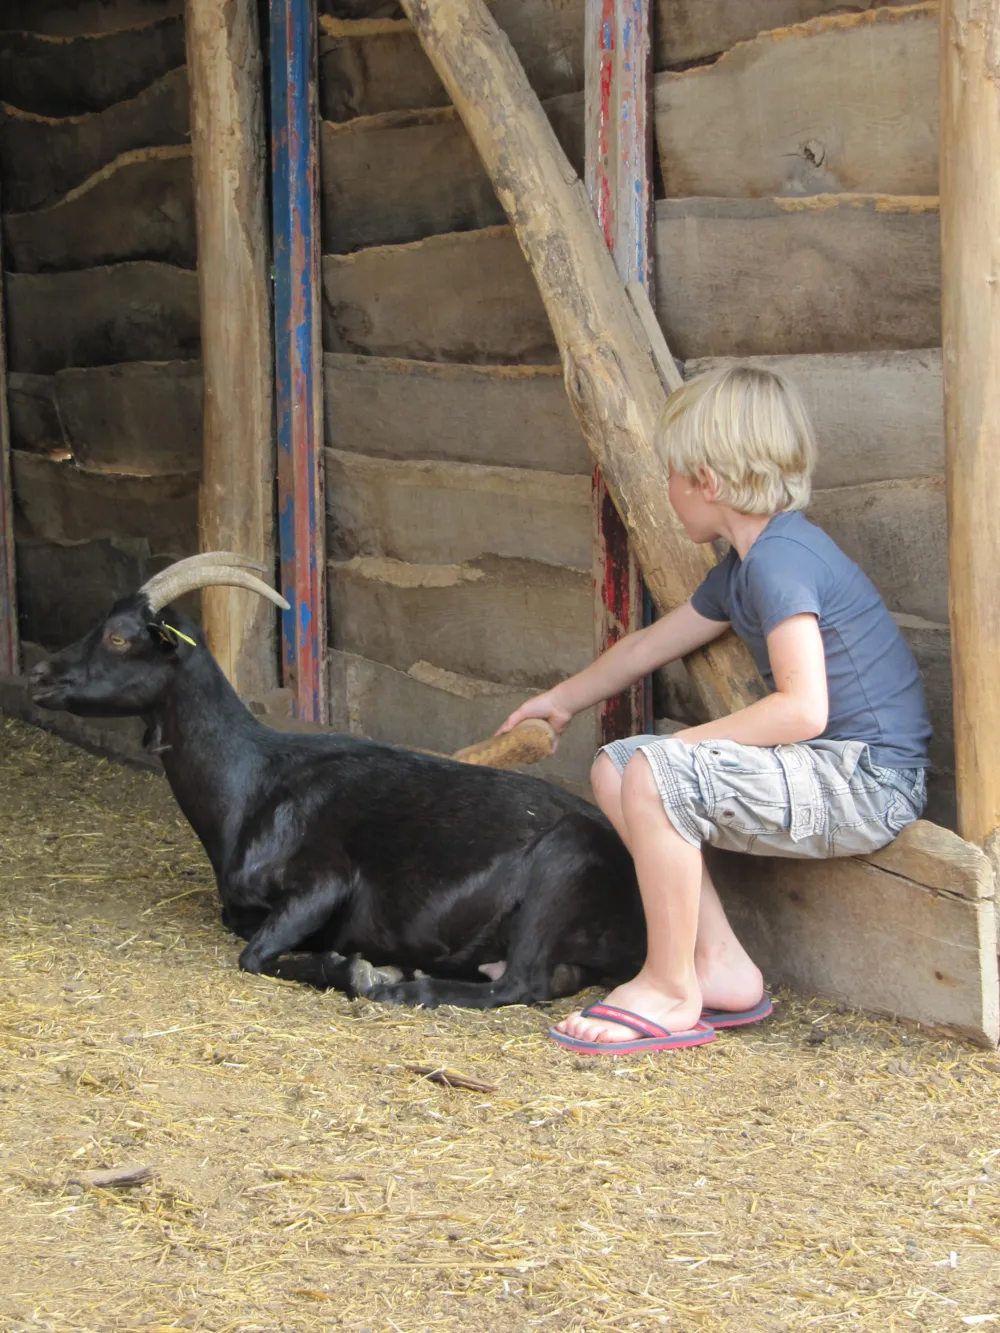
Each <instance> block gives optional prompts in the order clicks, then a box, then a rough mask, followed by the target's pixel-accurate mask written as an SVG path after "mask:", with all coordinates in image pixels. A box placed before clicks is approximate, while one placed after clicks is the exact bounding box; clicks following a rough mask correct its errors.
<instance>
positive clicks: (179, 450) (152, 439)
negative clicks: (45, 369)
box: [8, 361, 202, 477]
mask: <svg viewBox="0 0 1000 1333" xmlns="http://www.w3.org/2000/svg"><path fill="white" fill-rule="evenodd" d="M8 398H9V402H10V415H11V436H12V440H13V445H14V448H15V449H22V450H25V451H27V452H32V453H38V454H43V455H53V454H54V455H56V456H61V457H65V456H67V455H72V456H73V458H74V459H75V460H76V462H77V463H78V464H79V465H80V466H81V467H83V468H86V469H87V470H89V471H91V472H108V473H130V474H132V475H134V476H154V477H155V476H170V475H172V474H176V473H180V472H198V471H199V470H200V469H201V419H202V386H201V362H200V361H135V362H125V363H124V364H123V365H116V366H95V367H90V368H86V369H70V370H61V371H59V372H58V373H57V374H55V375H24V374H21V373H17V372H15V373H14V374H12V375H11V376H10V377H9V380H8Z"/></svg>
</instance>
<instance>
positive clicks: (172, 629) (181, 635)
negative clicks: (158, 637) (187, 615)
mask: <svg viewBox="0 0 1000 1333" xmlns="http://www.w3.org/2000/svg"><path fill="white" fill-rule="evenodd" d="M160 624H161V625H162V626H163V628H164V629H168V630H169V631H170V633H171V634H176V635H177V637H178V638H179V639H183V640H184V642H185V643H189V644H190V645H191V647H192V648H197V647H198V645H197V644H196V643H195V641H194V639H189V638H188V636H187V635H186V634H182V633H181V632H180V630H179V629H174V627H173V625H168V624H167V623H166V621H162V620H161V621H160Z"/></svg>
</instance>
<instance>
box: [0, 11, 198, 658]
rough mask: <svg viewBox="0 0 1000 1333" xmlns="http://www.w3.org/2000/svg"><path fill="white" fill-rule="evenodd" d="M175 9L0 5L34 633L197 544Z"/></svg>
mask: <svg viewBox="0 0 1000 1333" xmlns="http://www.w3.org/2000/svg"><path fill="white" fill-rule="evenodd" d="M182 10H183V5H182V4H181V3H180V2H179V0H177V3H174V2H173V0H170V2H169V3H162V2H161V0H157V3H156V4H152V3H147V0H82V3H78V4H75V5H72V4H69V3H68V0H58V2H57V0H31V3H30V4H22V3H19V2H18V0H13V2H12V3H9V4H7V5H5V6H3V13H2V15H0V104H2V105H0V174H2V177H3V181H4V194H3V206H4V210H5V211H4V213H3V217H2V227H3V262H4V269H5V274H4V285H5V288H6V313H7V356H8V372H9V373H8V384H7V391H8V402H9V410H10V423H11V437H12V445H13V452H12V470H13V480H14V495H15V506H16V512H15V537H16V554H17V574H18V601H19V609H20V616H21V631H22V635H23V637H24V638H25V639H26V640H27V641H29V642H34V643H38V644H42V645H43V646H45V647H47V648H55V647H58V646H60V645H62V644H64V643H67V642H69V641H71V640H72V639H73V638H75V637H77V636H78V635H79V634H81V633H83V632H84V631H85V630H86V629H87V628H88V627H89V625H90V624H92V623H93V621H94V620H95V619H96V618H97V617H98V616H100V615H101V614H103V613H104V611H106V610H107V608H108V606H109V605H110V604H111V602H112V601H113V600H114V598H115V597H117V596H120V595H121V594H122V593H124V592H127V591H130V590H131V589H133V588H134V587H135V586H136V585H137V584H138V583H139V582H141V581H142V580H143V579H144V578H146V577H148V575H149V574H150V573H151V572H152V571H153V570H154V569H156V568H158V567H160V566H162V565H163V564H165V563H167V562H168V561H169V560H171V559H174V558H176V557H178V556H182V555H187V554H190V553H191V552H193V551H194V550H196V549H197V491H198V481H199V471H200V466H201V371H200V364H199V361H198V355H199V316H198V293H197V278H196V272H195V262H196V256H195V240H194V215H193V214H194V210H193V205H192V192H191V157H190V147H189V144H188V101H187V96H188V95H187V78H186V71H185V68H184V58H185V57H184V28H183V18H182ZM56 39H58V40H56Z"/></svg>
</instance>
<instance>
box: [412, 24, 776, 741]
mask: <svg viewBox="0 0 1000 1333" xmlns="http://www.w3.org/2000/svg"><path fill="white" fill-rule="evenodd" d="M402 4H403V8H404V9H405V11H406V14H407V16H408V18H409V19H410V22H411V23H412V25H413V28H414V30H415V32H416V33H417V36H418V37H419V39H420V42H421V44H422V45H423V47H424V50H425V52H426V53H427V56H428V58H429V59H430V61H431V63H432V64H433V66H434V68H435V70H436V71H437V74H438V77H439V78H440V79H441V81H442V83H443V84H444V86H445V88H446V89H447V90H448V93H449V95H450V96H451V99H452V101H453V102H454V104H455V107H456V109H457V111H458V113H459V115H460V116H461V117H462V120H463V122H464V124H465V127H466V129H467V130H468V132H469V135H470V137H471V138H472V141H473V143H474V144H475V146H476V149H477V151H478V153H479V155H480V157H481V159H482V161H483V165H484V166H485V168H486V170H487V172H488V173H489V176H490V179H491V180H492V182H493V186H494V189H495V190H496V192H497V197H498V198H499V200H500V202H501V204H502V205H503V207H504V209H505V210H506V213H507V216H508V217H509V218H510V221H511V223H512V225H513V227H514V230H515V233H516V235H517V238H518V241H519V243H520V246H521V249H522V250H523V252H524V254H525V256H526V258H527V260H528V263H529V264H530V265H531V268H532V271H533V273H534V276H535V281H536V282H537V284H538V289H539V292H540V294H541V298H542V301H543V302H544V304H545V309H546V311H547V313H548V317H549V320H550V322H551V324H552V328H553V331H554V333H555V336H556V340H557V342H558V344H559V349H560V353H561V355H562V362H563V370H564V374H565V380H566V388H567V391H568V393H569V398H570V402H571V404H572V406H573V410H574V412H575V413H576V416H577V419H578V420H579V422H580V425H581V428H582V430H583V433H584V435H585V437H586V439H587V443H588V445H589V446H590V449H591V452H592V453H593V455H594V459H595V461H596V462H597V463H598V464H599V465H600V467H601V469H602V471H603V474H604V478H605V481H606V484H607V487H608V490H609V492H610V493H611V495H612V497H613V498H614V501H615V504H616V506H617V508H618V511H619V513H620V514H621V516H622V518H623V520H624V522H625V526H626V528H627V529H628V532H629V536H630V538H631V539H632V544H633V547H634V550H635V552H636V555H637V556H638V559H639V562H640V564H641V566H642V569H643V573H644V575H645V578H646V584H647V586H648V588H649V591H650V593H651V595H652V597H653V599H654V601H655V602H656V604H657V606H658V607H659V608H660V610H661V611H667V610H670V609H671V608H672V607H675V606H678V605H679V604H680V603H682V602H684V601H686V600H687V598H688V597H690V595H691V593H692V592H693V591H694V589H695V588H696V587H697V586H698V584H699V583H700V582H701V580H702V578H703V577H704V576H705V573H706V572H707V571H708V569H710V568H711V566H712V565H713V564H714V556H713V554H712V550H711V548H710V547H700V546H694V545H693V544H692V543H691V542H690V541H688V539H687V537H686V536H685V535H684V533H683V531H682V529H681V528H680V526H679V524H678V523H677V520H676V518H675V517H674V513H673V510H672V509H671V508H670V503H669V501H668V499H667V469H666V465H665V463H664V462H663V460H662V459H661V458H660V457H659V456H658V454H657V452H656V450H655V448H654V444H653V440H654V433H655V427H656V422H657V419H658V417H659V414H660V412H661V411H662V408H663V405H664V402H665V400H666V395H665V393H664V389H663V386H662V384H661V382H660V378H659V375H658V374H657V371H656V369H655V366H654V362H653V352H652V348H651V345H650V340H649V337H648V335H647V334H646V332H645V330H644V328H643V326H642V323H641V321H640V319H639V317H638V315H637V314H636V312H635V310H634V309H633V306H632V303H631V301H630V300H629V298H628V296H627V294H626V291H625V288H624V286H623V284H622V281H621V278H620V277H619V275H618V273H617V271H616V269H615V264H614V260H613V259H612V257H611V255H610V254H609V253H608V249H607V246H606V244H605V241H604V237H603V236H602V234H601V229H600V226H599V225H598V222H597V219H596V217H595V216H594V211H593V207H592V206H591V203H590V199H589V198H588V196H587V191H586V189H585V187H584V184H583V182H582V181H581V180H580V178H579V177H578V176H577V174H576V172H575V171H574V170H573V168H572V167H571V166H570V164H569V161H568V160H567V158H566V155H565V153H564V152H563V150H562V148H561V147H560V146H559V143H558V141H557V139H556V137H555V134H554V133H553V132H552V128H551V126H550V125H549V122H548V120H547V118H546V116H545V113H544V112H543V110H542V107H541V104H540V103H539V100H538V98H537V97H536V96H535V94H534V92H533V91H532V89H531V87H530V86H529V84H528V81H527V79H526V78H525V75H524V71H523V69H522V68H521V66H520V63H519V62H518V59H517V57H516V55H515V54H514V51H513V49H512V48H511V46H510V43H509V42H508V41H507V39H506V37H505V36H504V35H503V33H502V32H501V31H500V30H499V28H498V27H497V25H496V23H495V21H494V19H493V17H492V15H491V14H490V12H489V10H488V9H487V8H486V6H485V4H483V0H464V3H462V4H461V5H456V4H454V3H451V0H402ZM688 667H689V670H690V672H691V676H692V679H693V680H694V682H695V685H696V686H697V688H698V690H699V693H700V694H701V697H702V699H703V700H704V702H705V706H706V708H707V709H708V711H709V713H710V714H711V715H712V716H715V717H717V716H719V715H721V714H723V713H728V712H732V711H733V710H734V709H737V708H741V707H744V706H745V705H746V704H748V703H750V702H751V701H752V700H753V699H755V698H759V697H760V695H761V694H762V693H763V685H762V683H761V681H760V678H759V676H758V674H757V671H756V669H755V667H754V664H753V660H752V658H751V657H750V654H749V652H748V651H747V649H746V648H745V647H744V645H743V644H742V643H740V641H739V640H738V639H737V638H736V637H735V635H732V634H729V635H726V636H725V638H724V639H720V640H718V641H717V642H716V643H714V644H711V645H710V646H709V647H708V648H707V649H704V650H703V651H701V652H699V653H697V654H695V655H694V656H693V657H692V658H691V659H689V661H688Z"/></svg>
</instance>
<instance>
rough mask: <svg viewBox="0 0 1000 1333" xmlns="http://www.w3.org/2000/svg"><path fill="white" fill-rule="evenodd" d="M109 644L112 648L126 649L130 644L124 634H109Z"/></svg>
mask: <svg viewBox="0 0 1000 1333" xmlns="http://www.w3.org/2000/svg"><path fill="white" fill-rule="evenodd" d="M108 643H110V644H111V647H112V648H124V647H125V646H126V645H127V644H128V639H126V637H125V635H124V634H109V635H108Z"/></svg>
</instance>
